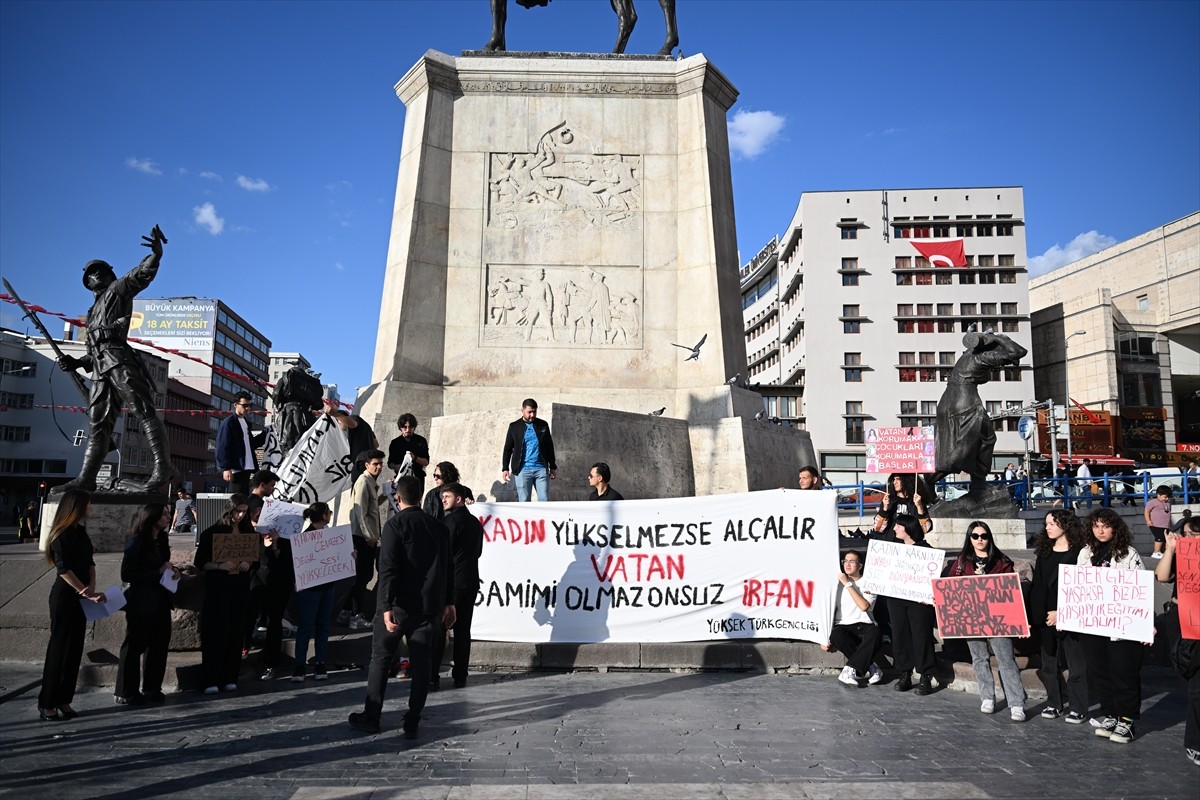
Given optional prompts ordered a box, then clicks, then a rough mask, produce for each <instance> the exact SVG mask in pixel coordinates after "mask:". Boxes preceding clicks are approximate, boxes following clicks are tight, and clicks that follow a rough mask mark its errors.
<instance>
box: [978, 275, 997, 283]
mask: <svg viewBox="0 0 1200 800" xmlns="http://www.w3.org/2000/svg"><path fill="white" fill-rule="evenodd" d="M979 282H980V283H995V282H996V273H994V272H980V273H979Z"/></svg>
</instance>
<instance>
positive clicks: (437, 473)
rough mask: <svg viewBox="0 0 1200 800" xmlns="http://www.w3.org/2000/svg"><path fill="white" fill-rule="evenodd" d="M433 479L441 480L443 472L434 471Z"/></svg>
mask: <svg viewBox="0 0 1200 800" xmlns="http://www.w3.org/2000/svg"><path fill="white" fill-rule="evenodd" d="M433 479H434V480H438V481H440V480H441V479H442V473H440V472H435V473H433Z"/></svg>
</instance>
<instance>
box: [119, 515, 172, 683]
mask: <svg viewBox="0 0 1200 800" xmlns="http://www.w3.org/2000/svg"><path fill="white" fill-rule="evenodd" d="M170 525H171V507H170V506H169V505H164V504H162V503H147V504H146V505H144V506H142V510H141V511H139V512H138V515H137V519H136V520H135V521H134V523H133V532H132V535H131V536H130V539H129V541H128V542H126V544H125V555H124V556H123V557H122V558H121V580H122V581H124V582H125V583H127V584H129V588H128V589H126V590H125V641H124V642H123V643H122V644H121V662H120V664H119V665H118V666H117V688H116V691H115V693H114V699H115V700H116V701H117V705H121V706H123V705H126V704H129V705H135V706H140V705H144V704H146V703H147V702H151V703H161V702H163V701H164V700H166V698H165V697H164V696H163V693H162V682H163V677H164V676H165V675H166V674H167V648H168V646H169V645H170V644H171V605H172V603H171V592H170V591H168V590H167V588H166V587H165V586H163V585H162V577H163V575H164V574H166V573H168V572H170V573H172V574H173V575H174V577H175V579H176V580H178V579H179V569H178V568H177V567H176V566H175V565H174V564H172V563H171V544H170V541H169V539H168V536H167V528H169V527H170ZM143 654H145V657H146V668H145V670H144V671H143V670H142V669H141V661H142V655H143ZM139 676H140V683H141V691H138V683H139Z"/></svg>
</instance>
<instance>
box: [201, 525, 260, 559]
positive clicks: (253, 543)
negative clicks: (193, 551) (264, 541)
mask: <svg viewBox="0 0 1200 800" xmlns="http://www.w3.org/2000/svg"><path fill="white" fill-rule="evenodd" d="M259 544H260V539H259V538H258V535H257V534H253V533H214V534H213V545H212V560H213V561H215V562H216V563H218V564H223V563H225V562H226V561H232V562H233V563H235V564H236V563H238V562H239V561H258V546H259Z"/></svg>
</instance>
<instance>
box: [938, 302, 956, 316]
mask: <svg viewBox="0 0 1200 800" xmlns="http://www.w3.org/2000/svg"><path fill="white" fill-rule="evenodd" d="M937 315H938V316H939V317H952V316H954V304H953V303H938V304H937Z"/></svg>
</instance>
